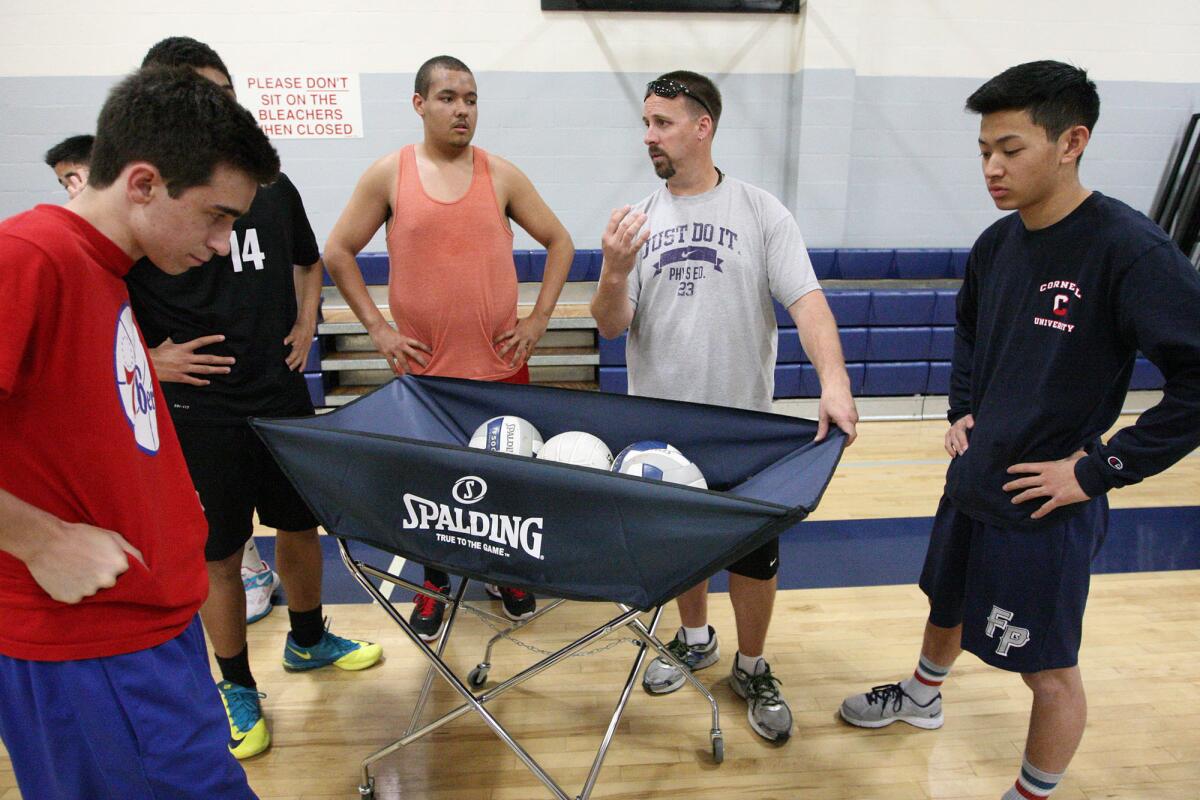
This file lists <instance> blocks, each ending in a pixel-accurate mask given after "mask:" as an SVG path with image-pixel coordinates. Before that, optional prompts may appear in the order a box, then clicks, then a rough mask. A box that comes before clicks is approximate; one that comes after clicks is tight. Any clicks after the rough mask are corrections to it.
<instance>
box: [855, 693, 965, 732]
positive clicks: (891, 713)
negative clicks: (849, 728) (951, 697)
mask: <svg viewBox="0 0 1200 800" xmlns="http://www.w3.org/2000/svg"><path fill="white" fill-rule="evenodd" d="M839 713H841V715H842V719H844V720H846V722H849V723H850V724H851V725H857V726H858V727H860V728H882V727H884V726H886V725H891V724H892V723H893V722H896V721H900V722H907V723H908V724H909V725H914V726H916V727H918V728H924V729H925V730H934V729H935V728H940V727H942V723H943V722H945V719H944V718H943V717H942V695H941V692H939V693H938V694H937V695H936V696H935V697H934V698H933V699H932V700H930V701H929V702H928V703H926V704H925V705H921V704H920V703H918V702H917V701H916V700H913V699H912V698H911V697H909V696H908V694H907V693H905V691H904V689H903V688H902V687H901V686H900V684H898V683H889V684H886V685H884V686H876V687H874V688H873V689H871V691H869V692H866V693H865V694H855V695H851V696H850V697H847V698H846V699H845V700H843V701H842V707H841V709H839Z"/></svg>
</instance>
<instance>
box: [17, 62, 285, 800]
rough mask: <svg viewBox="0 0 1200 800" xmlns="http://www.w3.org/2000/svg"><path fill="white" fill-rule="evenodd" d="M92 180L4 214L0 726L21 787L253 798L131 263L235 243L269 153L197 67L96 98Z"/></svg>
mask: <svg viewBox="0 0 1200 800" xmlns="http://www.w3.org/2000/svg"><path fill="white" fill-rule="evenodd" d="M92 155H93V158H92V165H91V175H90V177H89V181H88V185H87V187H86V188H85V189H84V190H83V191H82V192H81V193H80V194H79V195H78V196H76V197H74V198H72V199H71V201H70V202H69V203H68V204H67V205H66V206H65V207H61V208H60V207H57V206H38V207H37V208H34V209H33V210H31V211H28V212H25V213H24V214H20V215H17V216H15V217H12V218H10V219H8V220H5V221H4V222H3V223H0V319H3V320H4V325H5V334H4V336H3V337H2V338H0V441H3V442H4V451H5V453H4V458H2V459H0V738H2V739H3V741H4V744H5V747H6V748H7V750H8V752H9V755H10V756H11V758H12V762H13V768H14V771H15V773H16V776H17V782H18V785H19V786H20V789H21V791H22V793H23V794H24V796H26V797H87V798H109V797H112V798H117V797H119V798H122V800H127V799H128V798H151V797H172V798H210V797H222V798H248V797H254V794H253V792H251V790H250V788H249V786H248V785H247V784H246V777H245V773H244V772H243V771H242V769H241V768H240V767H239V766H238V765H237V762H236V761H235V760H234V759H233V757H232V756H231V755H230V754H229V752H228V750H227V749H226V747H225V741H226V738H227V736H228V728H227V726H226V723H225V715H224V713H223V710H222V707H221V703H220V700H219V698H218V696H217V693H216V691H215V689H214V687H213V685H212V682H211V681H210V680H209V678H208V658H207V654H206V651H205V646H204V635H203V632H202V630H201V627H200V623H199V621H198V619H197V615H196V612H197V609H199V607H200V604H201V602H202V601H203V600H204V597H205V594H206V592H207V586H208V580H207V575H206V572H205V567H204V556H203V548H204V539H205V536H206V533H207V530H206V525H205V522H204V515H203V513H202V511H201V509H200V504H199V502H198V500H197V499H196V494H195V492H194V491H193V489H192V486H191V482H190V480H189V478H188V473H187V468H186V466H185V464H184V461H183V457H182V455H181V454H180V451H179V442H178V440H177V438H176V436H175V431H174V428H173V427H172V425H171V418H170V416H169V415H168V414H167V413H166V409H165V408H163V407H162V403H160V402H159V401H158V398H159V397H160V396H161V392H160V387H159V385H158V381H157V379H156V378H155V375H154V372H153V370H152V368H151V366H150V361H149V359H148V358H147V354H146V347H145V344H144V342H143V340H142V336H141V333H140V331H139V330H138V328H137V326H136V324H135V323H134V320H133V315H132V313H131V312H130V309H129V296H128V293H127V291H126V289H125V283H124V281H123V280H122V277H123V276H124V274H125V273H126V272H127V271H128V270H129V268H130V266H131V265H132V264H133V261H134V259H136V258H140V257H142V256H147V257H150V258H151V259H153V261H154V263H155V264H157V265H159V268H160V269H162V270H163V271H164V272H167V273H170V274H180V273H183V272H185V271H186V270H188V269H190V268H192V267H195V266H199V265H200V264H203V263H205V262H207V261H208V260H209V259H210V258H211V257H212V255H213V254H214V253H224V252H226V251H227V250H228V248H229V232H230V230H231V227H232V224H233V220H234V219H235V218H236V217H238V216H239V215H241V214H242V213H244V212H245V211H246V209H247V208H249V206H250V203H251V201H252V200H253V198H254V194H255V192H256V190H257V187H258V185H259V184H261V183H265V182H268V181H271V180H273V179H274V178H275V176H276V175H277V174H278V171H279V159H278V156H277V155H276V154H275V151H274V149H273V148H272V147H271V145H270V143H269V142H268V141H267V139H266V137H265V136H264V135H263V134H262V133H261V132H260V131H259V129H258V127H257V125H256V124H255V122H254V119H253V117H252V116H251V115H250V114H249V113H248V112H246V111H245V110H244V109H242V108H241V107H240V106H238V105H237V103H236V102H235V101H234V100H233V99H232V98H230V97H228V96H227V95H226V94H225V93H224V92H222V91H220V89H218V88H217V87H215V86H214V85H213V84H212V83H211V82H209V81H207V80H205V79H203V78H201V77H199V76H197V75H195V74H194V73H192V72H191V71H189V70H167V69H153V70H143V71H141V72H138V73H135V74H134V75H131V76H130V77H128V78H126V79H125V80H124V81H122V82H121V83H120V84H119V85H118V86H117V87H116V88H115V89H113V91H112V93H111V94H110V95H109V98H108V100H107V101H106V103H105V105H104V108H103V109H102V111H101V112H100V118H99V120H98V123H97V133H96V142H95V147H94V149H93V154H92Z"/></svg>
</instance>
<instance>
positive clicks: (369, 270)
mask: <svg viewBox="0 0 1200 800" xmlns="http://www.w3.org/2000/svg"><path fill="white" fill-rule="evenodd" d="M967 252H968V251H966V250H962V249H894V250H888V249H861V248H843V249H838V250H831V249H815V250H811V251H810V256H811V258H812V262H813V267H814V270H815V271H816V273H817V277H818V278H819V279H820V280H821V281H822V282H823V284H825V292H826V296H827V297H828V300H829V305H830V308H831V309H832V310H833V314H834V317H835V318H836V319H837V323H838V330H839V332H840V334H841V339H842V349H843V352H844V354H845V358H846V369H847V371H848V373H849V375H850V381H851V388H852V391H853V392H854V394H855V395H856V396H863V397H880V396H912V395H946V394H948V392H949V382H950V359H951V357H952V355H953V352H954V315H955V298H956V297H957V294H958V284H959V282H960V281H961V279H962V276H963V273H964V271H965V268H966V261H967ZM514 261H515V263H516V269H517V279H518V281H519V282H521V283H536V282H539V281H541V279H542V274H543V272H544V270H545V263H546V254H545V251H540V250H532V251H531V250H518V251H515V253H514ZM600 263H601V254H600V251H599V250H580V251H577V252H576V254H575V260H574V262H573V264H572V266H571V271H570V274H569V276H568V280H569V281H595V280H597V279H598V278H599V276H600ZM359 266H360V268H361V269H362V271H363V276H364V278H365V280H366V282H367V284H368V285H384V284H386V283H387V255H386V254H385V253H370V254H363V255H361V256H360V257H359ZM326 284H327V285H330V281H329V278H328V276H326ZM775 315H776V318H777V320H778V323H779V347H778V359H777V362H776V367H775V396H776V398H777V399H783V398H811V397H817V396H819V394H820V386H819V383H818V381H817V376H816V370H815V369H814V367H813V366H812V364H811V363H810V362H809V359H808V357H807V355H806V354H805V353H804V351H803V350H802V349H801V347H800V341H799V337H798V336H797V334H796V329H795V327H794V323H793V322H792V320H791V318H790V317H789V316H788V314H787V311H786V310H785V309H784V308H782V307H781V306H779V305H778V304H776V306H775ZM596 340H597V347H598V352H599V359H598V361H599V364H598V368H597V373H598V374H597V375H596V378H597V384H598V388H599V389H600V391H605V392H617V393H625V392H626V391H627V389H628V379H627V376H626V368H625V337H624V336H621V337H620V338H618V339H613V340H607V339H603V338H601V337H599V336H598V335H597V336H596ZM326 349H328V348H326ZM317 351H318V348H314V352H315V353H316V352H317ZM314 367H315V368H314ZM306 372H308V373H309V374H308V380H309V386H310V390H311V391H312V393H313V396H314V402H316V403H317V404H318V405H324V404H325V396H324V392H325V390H326V389H328V388H329V387H330V384H331V378H330V376H329V375H322V373H321V372H320V356H319V355H317V356H316V357H315V358H310V362H309V365H307V366H306ZM1161 386H1162V374H1161V373H1160V372H1159V371H1158V369H1157V368H1155V367H1154V365H1153V364H1151V363H1150V362H1149V361H1147V360H1146V359H1144V358H1139V359H1138V361H1137V364H1136V365H1135V368H1134V374H1133V381H1132V386H1131V388H1133V389H1135V390H1136V389H1157V388H1160V387H1161Z"/></svg>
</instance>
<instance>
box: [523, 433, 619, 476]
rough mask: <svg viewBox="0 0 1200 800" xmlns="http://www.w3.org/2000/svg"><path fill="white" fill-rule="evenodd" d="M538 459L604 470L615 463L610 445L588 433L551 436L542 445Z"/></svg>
mask: <svg viewBox="0 0 1200 800" xmlns="http://www.w3.org/2000/svg"><path fill="white" fill-rule="evenodd" d="M538 458H542V459H546V460H547V461H557V462H559V463H561V464H574V465H576V466H579V467H591V468H592V469H603V470H608V469H610V468H611V467H612V463H613V455H612V451H611V450H609V449H608V445H606V444H605V443H604V442H602V441H600V439H599V437H596V436H593V435H592V434H590V433H588V432H586V431H565V432H563V433H560V434H557V435H555V436H551V437H550V438H549V439H547V440H546V443H545V444H543V445H542V450H541V452H540V453H538Z"/></svg>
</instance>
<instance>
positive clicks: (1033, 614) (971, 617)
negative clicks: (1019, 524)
mask: <svg viewBox="0 0 1200 800" xmlns="http://www.w3.org/2000/svg"><path fill="white" fill-rule="evenodd" d="M1107 533H1108V499H1107V498H1106V497H1105V496H1103V495H1101V496H1100V497H1096V498H1093V499H1092V500H1089V501H1087V502H1086V503H1084V504H1082V507H1081V508H1080V509H1079V510H1078V511H1077V512H1076V513H1075V514H1072V515H1071V516H1069V517H1068V518H1067V519H1065V520H1063V521H1061V522H1058V523H1055V524H1052V525H1048V526H1045V527H1039V528H1002V527H997V526H995V525H989V524H987V523H985V522H980V521H978V520H976V519H973V518H972V517H969V516H967V515H966V514H964V513H963V512H962V511H960V510H958V508H956V507H955V506H954V504H953V503H952V502H951V501H950V500H949V499H947V498H946V497H943V498H942V501H941V503H940V504H939V505H938V512H937V517H936V518H935V519H934V521H933V533H932V535H931V536H930V539H929V551H928V552H927V553H926V555H925V567H924V569H922V570H921V590H922V591H923V592H925V594H926V595H928V596H929V606H930V611H929V621H930V622H931V623H933V624H934V625H937V626H939V627H942V628H953V627H955V626H956V625H959V624H962V626H963V629H962V646H963V649H964V650H967V651H969V652H971V653H974V654H975V655H977V656H979V658H980V659H981V660H983V661H984V662H986V663H988V664H991V665H992V666H993V667H999V668H1000V669H1005V670H1009V671H1011V672H1026V673H1027V672H1041V671H1042V670H1047V669H1062V668H1065V667H1073V666H1075V665H1076V664H1077V663H1078V662H1079V644H1080V640H1081V638H1082V635H1083V610H1084V606H1086V605H1087V596H1088V587H1089V586H1090V583H1091V566H1092V559H1093V558H1094V557H1095V555H1096V553H1097V552H1098V551H1099V550H1100V546H1101V545H1102V544H1103V543H1104V537H1105V535H1106V534H1107Z"/></svg>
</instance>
